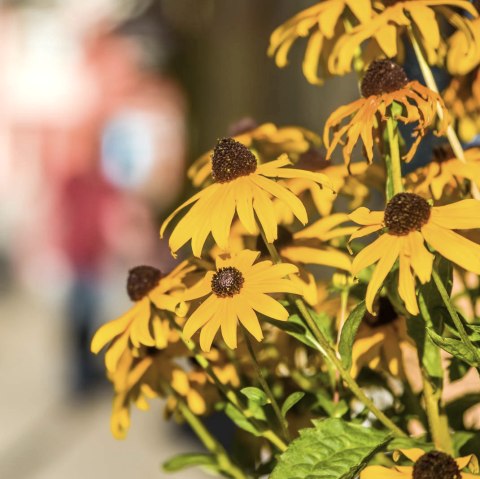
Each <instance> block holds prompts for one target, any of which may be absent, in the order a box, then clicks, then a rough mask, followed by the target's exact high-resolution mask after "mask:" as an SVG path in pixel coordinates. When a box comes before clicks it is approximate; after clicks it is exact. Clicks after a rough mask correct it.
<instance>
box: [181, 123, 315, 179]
mask: <svg viewBox="0 0 480 479" xmlns="http://www.w3.org/2000/svg"><path fill="white" fill-rule="evenodd" d="M232 138H233V139H234V140H235V141H238V142H239V143H242V144H243V145H245V146H246V147H247V148H250V149H252V150H253V151H254V152H255V153H256V154H257V155H258V157H259V160H260V163H265V162H266V161H271V160H274V159H276V158H278V157H279V156H280V155H281V154H282V153H285V154H287V155H288V157H289V158H290V159H291V160H292V161H294V162H295V161H296V160H298V158H299V157H300V155H301V154H302V153H305V152H307V151H308V150H309V149H310V148H312V147H313V146H315V145H319V144H320V138H319V137H318V136H317V135H316V134H315V133H313V131H310V130H307V129H306V128H301V127H299V126H276V125H275V124H274V123H263V124H262V125H260V126H254V127H253V128H249V129H248V130H247V131H244V132H242V133H239V134H236V135H235V136H232ZM212 153H213V151H212V150H210V151H207V152H206V153H204V154H203V155H202V156H201V157H200V158H198V160H197V161H195V162H194V163H193V165H192V166H191V167H190V168H189V169H188V172H187V175H188V177H189V178H190V179H191V180H192V183H193V185H194V186H196V187H198V186H202V185H203V184H204V183H205V182H206V180H208V179H210V175H211V173H212V163H211V161H210V159H211V157H212Z"/></svg>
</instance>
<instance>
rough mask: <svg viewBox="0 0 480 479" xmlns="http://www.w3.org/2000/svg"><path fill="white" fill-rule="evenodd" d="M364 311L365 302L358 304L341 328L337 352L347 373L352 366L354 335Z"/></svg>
mask: <svg viewBox="0 0 480 479" xmlns="http://www.w3.org/2000/svg"><path fill="white" fill-rule="evenodd" d="M365 311H366V308H365V301H362V302H360V303H358V304H357V306H355V308H354V309H353V310H352V312H351V313H350V314H349V315H348V318H347V320H346V321H345V324H344V325H343V328H342V333H341V335H340V342H339V344H338V350H339V352H340V357H341V358H342V364H343V367H344V368H345V369H346V370H347V371H349V370H350V368H351V366H352V349H353V342H354V341H355V335H356V334H357V330H358V327H359V326H360V323H361V322H362V319H363V317H364V316H365Z"/></svg>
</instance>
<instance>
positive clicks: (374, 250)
mask: <svg viewBox="0 0 480 479" xmlns="http://www.w3.org/2000/svg"><path fill="white" fill-rule="evenodd" d="M395 242H396V238H395V237H394V236H392V235H389V234H388V233H384V234H383V235H381V236H379V237H378V238H377V239H376V240H375V241H374V242H373V243H371V244H369V245H368V246H365V248H363V249H362V250H361V251H360V253H358V254H357V256H355V259H354V260H353V263H352V273H353V274H354V275H357V274H358V273H359V272H360V271H362V269H364V268H366V267H368V266H370V265H371V264H374V263H376V262H377V261H378V260H379V259H380V258H381V257H382V256H384V255H385V254H386V253H387V252H388V250H389V249H391V247H392V245H393V244H394V243H395Z"/></svg>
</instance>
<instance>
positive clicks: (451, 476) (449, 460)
mask: <svg viewBox="0 0 480 479" xmlns="http://www.w3.org/2000/svg"><path fill="white" fill-rule="evenodd" d="M400 454H402V455H403V456H405V457H406V458H407V459H409V460H410V461H412V462H413V463H414V464H413V466H394V467H385V466H368V467H366V468H365V469H364V470H363V471H362V472H361V473H360V479H430V478H431V479H434V478H435V479H476V478H478V477H479V476H477V475H475V474H470V473H469V472H461V470H462V469H465V468H466V467H469V469H470V470H473V471H474V472H478V461H477V458H476V457H475V456H474V455H473V454H471V455H469V456H464V457H459V458H457V459H454V458H453V457H451V456H450V455H448V454H445V453H444V452H440V451H430V452H425V451H423V450H422V449H418V448H413V449H400V451H396V452H395V455H394V458H395V459H397V460H398V458H399V456H400Z"/></svg>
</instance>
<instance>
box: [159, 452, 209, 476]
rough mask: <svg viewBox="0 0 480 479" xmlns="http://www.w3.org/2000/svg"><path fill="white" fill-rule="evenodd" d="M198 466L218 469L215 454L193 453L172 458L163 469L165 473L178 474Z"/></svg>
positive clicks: (164, 464) (165, 463)
mask: <svg viewBox="0 0 480 479" xmlns="http://www.w3.org/2000/svg"><path fill="white" fill-rule="evenodd" d="M196 466H210V467H216V466H217V461H216V459H215V456H214V455H213V454H206V453H196V452H192V453H186V454H179V455H178V456H175V457H172V458H171V459H169V460H168V461H165V462H164V463H163V466H162V467H163V470H164V471H165V472H177V471H181V470H183V469H187V468H189V467H196Z"/></svg>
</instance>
